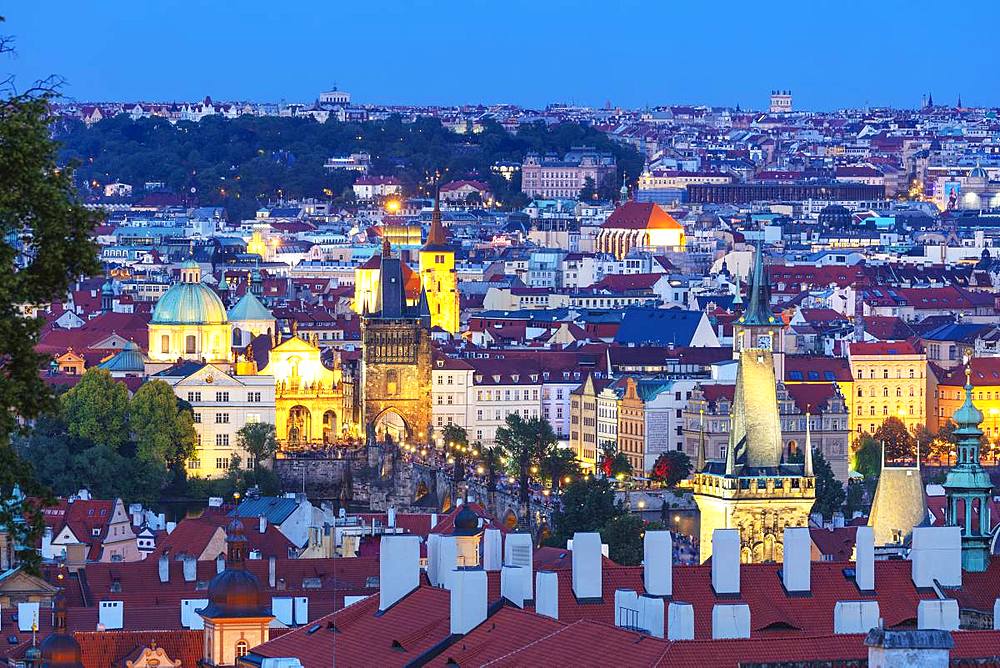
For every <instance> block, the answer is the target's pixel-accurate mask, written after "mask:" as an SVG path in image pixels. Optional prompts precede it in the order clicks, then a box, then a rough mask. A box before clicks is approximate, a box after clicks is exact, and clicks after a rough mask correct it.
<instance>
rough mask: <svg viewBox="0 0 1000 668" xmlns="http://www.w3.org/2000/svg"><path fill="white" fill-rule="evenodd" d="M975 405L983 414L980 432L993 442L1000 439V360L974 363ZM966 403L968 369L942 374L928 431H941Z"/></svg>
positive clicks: (974, 361) (973, 396) (973, 390)
mask: <svg viewBox="0 0 1000 668" xmlns="http://www.w3.org/2000/svg"><path fill="white" fill-rule="evenodd" d="M970 364H971V366H972V374H971V375H970V377H969V380H970V381H971V382H972V403H973V405H974V406H975V407H976V408H978V409H979V410H980V411H981V412H982V414H983V422H982V424H981V425H980V429H982V430H983V434H985V436H986V438H987V439H988V440H989V441H991V442H992V441H996V440H997V439H998V438H1000V357H976V358H973V359H972V361H971V362H970ZM964 402H965V365H964V364H963V365H961V366H958V367H956V368H954V369H951V370H948V371H940V372H939V373H938V378H937V389H936V391H935V392H934V393H933V407H932V409H931V410H932V412H933V415H931V416H929V417H928V423H929V424H928V427H930V428H932V429H935V430H936V429H941V428H942V427H944V426H945V425H946V424H948V421H949V420H951V416H952V415H954V414H955V411H957V410H958V409H959V408H960V407H961V406H962V404H963V403H964Z"/></svg>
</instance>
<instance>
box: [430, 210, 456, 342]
mask: <svg viewBox="0 0 1000 668" xmlns="http://www.w3.org/2000/svg"><path fill="white" fill-rule="evenodd" d="M420 283H421V285H422V286H423V289H424V292H425V293H427V306H428V309H429V310H430V313H431V327H440V328H441V329H443V330H445V331H446V332H449V333H451V334H457V333H458V327H459V325H458V321H459V300H458V274H457V273H456V272H455V250H454V248H452V247H451V245H450V244H449V243H448V237H447V234H446V233H445V229H444V225H443V224H442V223H441V204H440V196H439V194H435V195H434V213H433V214H431V230H430V233H429V234H428V235H427V243H425V244H424V246H423V248H421V249H420Z"/></svg>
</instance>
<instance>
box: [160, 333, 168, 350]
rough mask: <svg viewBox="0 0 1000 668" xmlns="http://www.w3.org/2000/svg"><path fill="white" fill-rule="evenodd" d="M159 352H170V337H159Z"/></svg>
mask: <svg viewBox="0 0 1000 668" xmlns="http://www.w3.org/2000/svg"><path fill="white" fill-rule="evenodd" d="M160 352H161V353H169V352H170V337H169V336H168V335H166V334H164V335H163V336H161V337H160Z"/></svg>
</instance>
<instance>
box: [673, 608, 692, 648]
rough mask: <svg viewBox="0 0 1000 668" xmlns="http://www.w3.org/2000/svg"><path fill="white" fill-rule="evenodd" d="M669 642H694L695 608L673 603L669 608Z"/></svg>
mask: <svg viewBox="0 0 1000 668" xmlns="http://www.w3.org/2000/svg"><path fill="white" fill-rule="evenodd" d="M667 640H694V606H693V605H691V604H690V603H681V602H676V603H673V602H672V603H671V604H670V605H669V606H667Z"/></svg>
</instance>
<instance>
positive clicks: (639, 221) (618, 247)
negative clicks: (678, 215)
mask: <svg viewBox="0 0 1000 668" xmlns="http://www.w3.org/2000/svg"><path fill="white" fill-rule="evenodd" d="M686 243H687V240H686V237H685V235H684V226H683V225H681V224H680V223H678V222H677V221H676V220H674V218H673V216H671V215H670V214H669V213H667V212H666V211H664V210H663V209H661V208H660V206H659V205H658V204H654V203H652V202H647V203H644V202H635V201H628V202H625V203H624V204H622V205H621V206H620V207H618V208H617V209H615V211H614V213H612V214H611V215H610V216H609V217H608V219H607V220H606V221H604V223H603V224H602V225H601V229H600V231H599V232H598V233H597V237H596V238H595V239H594V250H595V251H596V252H598V253H609V254H611V255H614V256H615V258H617V259H619V260H621V259H624V257H625V256H626V255H628V253H629V251H631V250H632V249H633V248H635V249H639V250H656V251H676V252H680V251H683V250H684V247H685V245H686Z"/></svg>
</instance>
